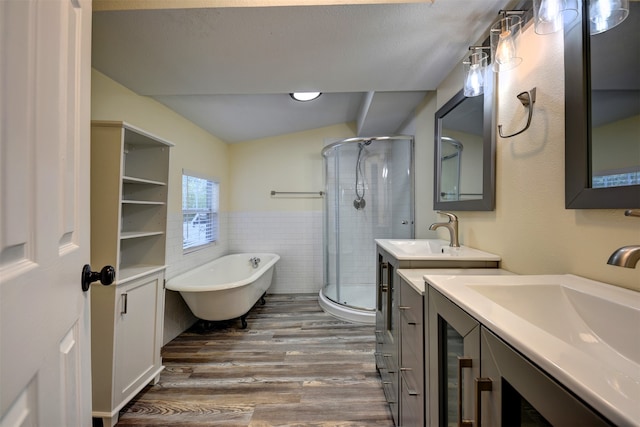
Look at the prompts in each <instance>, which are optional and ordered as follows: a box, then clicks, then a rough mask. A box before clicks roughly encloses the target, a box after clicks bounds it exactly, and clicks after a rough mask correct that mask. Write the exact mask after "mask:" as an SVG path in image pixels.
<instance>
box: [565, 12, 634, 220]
mask: <svg viewBox="0 0 640 427" xmlns="http://www.w3.org/2000/svg"><path fill="white" fill-rule="evenodd" d="M581 3H582V7H581V8H580V10H579V11H578V18H577V21H576V23H575V25H571V26H569V27H568V28H565V32H564V70H565V72H564V73H565V75H564V87H565V208H566V209H629V208H639V207H640V185H630V186H625V187H608V188H592V187H591V155H590V147H591V70H590V66H589V65H590V64H591V52H590V41H589V38H590V32H589V22H588V20H587V19H585V17H586V16H587V4H586V3H587V2H586V1H582V2H581Z"/></svg>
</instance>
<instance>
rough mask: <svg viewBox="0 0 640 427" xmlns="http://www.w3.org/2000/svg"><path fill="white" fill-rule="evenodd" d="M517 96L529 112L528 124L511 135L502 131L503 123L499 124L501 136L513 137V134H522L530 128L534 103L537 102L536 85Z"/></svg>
mask: <svg viewBox="0 0 640 427" xmlns="http://www.w3.org/2000/svg"><path fill="white" fill-rule="evenodd" d="M516 96H517V98H518V99H519V100H520V102H521V103H522V106H523V107H525V108H526V109H527V111H528V113H529V114H528V118H527V124H526V125H525V126H524V128H522V129H521V130H519V131H518V132H515V133H512V134H511V135H504V134H503V133H502V125H498V133H499V134H500V137H501V138H511V137H512V136H516V135H520V134H521V133H522V132H524V131H525V130H527V129H529V126H530V125H531V117H532V116H533V104H534V103H535V102H536V88H535V87H534V88H533V89H531V90H530V91H527V92H520V93H519V94H518V95H516Z"/></svg>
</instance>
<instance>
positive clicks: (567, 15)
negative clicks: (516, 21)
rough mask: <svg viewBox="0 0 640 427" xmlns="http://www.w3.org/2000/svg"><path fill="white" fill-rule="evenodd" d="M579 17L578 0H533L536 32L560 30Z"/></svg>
mask: <svg viewBox="0 0 640 427" xmlns="http://www.w3.org/2000/svg"><path fill="white" fill-rule="evenodd" d="M585 1H586V0H585ZM577 17H578V0H533V26H534V29H535V32H536V34H551V33H555V32H556V31H560V30H562V29H563V28H564V26H565V25H569V24H570V23H571V22H573V21H574V20H575V19H576V18H577Z"/></svg>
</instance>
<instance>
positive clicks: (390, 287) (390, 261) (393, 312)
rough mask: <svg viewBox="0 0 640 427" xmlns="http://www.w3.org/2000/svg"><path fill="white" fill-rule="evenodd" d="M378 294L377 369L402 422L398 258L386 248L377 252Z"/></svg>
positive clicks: (393, 410) (376, 329)
mask: <svg viewBox="0 0 640 427" xmlns="http://www.w3.org/2000/svg"><path fill="white" fill-rule="evenodd" d="M377 265H378V267H377V274H376V283H377V286H376V288H377V290H376V293H377V297H376V328H375V334H376V351H375V359H376V368H377V369H378V372H379V373H380V378H381V380H382V389H383V391H384V395H385V398H386V399H387V402H388V403H389V408H390V409H391V414H392V416H393V421H394V422H395V423H396V425H399V422H398V416H399V405H398V385H399V381H400V373H399V369H398V346H397V341H396V338H397V331H396V323H397V320H396V319H397V318H398V309H397V307H396V301H397V300H398V298H397V294H398V291H397V289H396V285H397V284H398V281H399V277H398V273H397V269H398V265H399V264H398V261H397V260H396V259H394V258H393V257H391V256H390V255H389V254H388V253H386V252H385V251H383V250H379V251H378V263H377Z"/></svg>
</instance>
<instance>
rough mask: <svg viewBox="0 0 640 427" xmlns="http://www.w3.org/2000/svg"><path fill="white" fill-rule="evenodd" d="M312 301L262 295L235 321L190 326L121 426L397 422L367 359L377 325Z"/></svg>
mask: <svg viewBox="0 0 640 427" xmlns="http://www.w3.org/2000/svg"><path fill="white" fill-rule="evenodd" d="M317 298H318V297H317V295H267V297H266V305H264V306H262V305H260V304H259V303H258V305H256V306H255V307H254V308H253V309H252V311H251V312H250V314H249V316H248V317H247V322H248V324H249V326H248V328H247V329H244V330H243V329H240V321H234V322H226V323H216V324H215V325H214V326H213V327H212V328H211V329H210V330H206V331H205V330H204V329H203V328H202V327H194V328H191V329H190V330H189V331H186V332H184V333H183V334H181V335H180V336H178V337H177V338H176V339H175V340H173V341H171V342H170V343H169V344H167V345H166V346H165V347H164V349H163V351H162V358H163V364H164V365H165V366H166V368H165V370H164V371H163V373H162V374H161V377H160V381H159V383H158V384H156V385H150V386H147V387H146V388H145V389H144V390H143V391H142V392H141V393H140V394H139V395H138V396H137V397H136V398H135V399H134V400H133V401H132V402H131V403H130V404H129V405H128V406H127V407H126V408H124V410H123V411H122V412H121V415H120V420H119V422H118V424H117V426H120V427H124V426H174V427H176V426H185V427H188V426H189V427H190V426H234V427H235V426H251V427H262V426H314V427H320V426H322V427H329V426H331V427H333V426H339V427H348V426H384V427H392V426H393V420H392V418H391V414H390V412H389V409H388V406H387V403H386V402H385V398H384V395H383V392H382V386H381V383H380V379H379V376H378V374H377V372H376V369H375V361H374V357H373V350H374V347H375V343H374V330H373V326H362V325H354V324H350V323H347V322H342V321H340V320H337V319H335V318H333V317H331V316H329V315H328V314H326V313H324V312H323V311H322V309H321V308H320V307H319V305H318V302H317Z"/></svg>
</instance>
